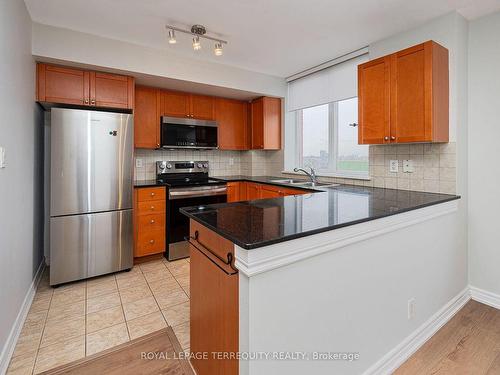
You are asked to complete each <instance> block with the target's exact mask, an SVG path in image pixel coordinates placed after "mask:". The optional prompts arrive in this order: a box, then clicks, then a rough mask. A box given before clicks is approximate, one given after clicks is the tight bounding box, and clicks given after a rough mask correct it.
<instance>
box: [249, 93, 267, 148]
mask: <svg viewBox="0 0 500 375" xmlns="http://www.w3.org/2000/svg"><path fill="white" fill-rule="evenodd" d="M250 108H251V119H252V149H263V148H264V99H263V98H260V99H256V100H254V101H252V104H251V105H250Z"/></svg>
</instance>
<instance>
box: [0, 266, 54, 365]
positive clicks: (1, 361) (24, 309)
mask: <svg viewBox="0 0 500 375" xmlns="http://www.w3.org/2000/svg"><path fill="white" fill-rule="evenodd" d="M44 269H45V261H44V260H42V262H41V263H40V265H39V266H38V269H37V271H36V274H35V277H34V278H33V281H32V282H31V285H30V287H29V289H28V291H27V292H26V296H25V297H24V301H23V304H22V305H21V309H20V310H19V313H18V314H17V318H16V320H15V322H14V325H13V326H12V329H11V330H10V333H9V337H8V338H7V341H6V342H5V346H4V347H3V350H2V353H1V354H0V374H5V373H6V372H7V368H8V366H9V362H10V358H11V357H12V354H13V353H14V348H15V347H16V343H17V339H18V338H19V334H20V333H21V329H22V328H23V324H24V321H25V320H26V316H27V315H28V311H29V310H30V307H31V303H32V302H33V298H34V297H35V293H36V288H37V287H38V284H39V283H40V280H41V279H42V275H43V270H44Z"/></svg>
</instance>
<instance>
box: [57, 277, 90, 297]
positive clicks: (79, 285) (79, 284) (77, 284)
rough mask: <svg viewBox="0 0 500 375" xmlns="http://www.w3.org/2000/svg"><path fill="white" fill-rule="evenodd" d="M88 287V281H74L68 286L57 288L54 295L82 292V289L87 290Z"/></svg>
mask: <svg viewBox="0 0 500 375" xmlns="http://www.w3.org/2000/svg"><path fill="white" fill-rule="evenodd" d="M86 286H87V281H86V280H82V281H74V282H71V283H68V284H64V285H60V286H58V287H57V288H54V295H57V294H64V293H69V292H75V291H80V290H81V289H85V288H86Z"/></svg>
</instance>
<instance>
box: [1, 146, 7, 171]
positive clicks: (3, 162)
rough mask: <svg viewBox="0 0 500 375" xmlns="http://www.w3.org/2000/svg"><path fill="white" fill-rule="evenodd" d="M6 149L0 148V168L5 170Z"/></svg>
mask: <svg viewBox="0 0 500 375" xmlns="http://www.w3.org/2000/svg"><path fill="white" fill-rule="evenodd" d="M5 167H6V163H5V147H0V168H5Z"/></svg>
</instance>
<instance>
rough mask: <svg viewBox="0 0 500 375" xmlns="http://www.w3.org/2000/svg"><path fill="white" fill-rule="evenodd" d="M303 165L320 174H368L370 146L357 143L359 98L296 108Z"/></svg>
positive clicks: (298, 138) (300, 160)
mask: <svg viewBox="0 0 500 375" xmlns="http://www.w3.org/2000/svg"><path fill="white" fill-rule="evenodd" d="M295 113H296V117H297V118H296V123H297V143H296V145H297V148H298V150H297V154H298V157H299V160H298V162H299V163H300V164H301V166H302V167H313V168H314V169H316V171H317V172H318V173H319V174H321V173H324V174H333V175H338V176H341V177H342V176H345V177H368V146H366V145H358V128H357V122H358V98H350V99H345V100H340V101H336V102H332V103H329V104H322V105H318V106H314V107H309V108H304V109H300V110H297V111H295Z"/></svg>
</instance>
